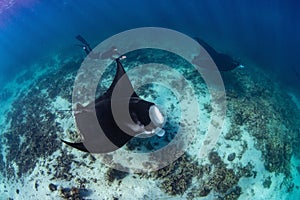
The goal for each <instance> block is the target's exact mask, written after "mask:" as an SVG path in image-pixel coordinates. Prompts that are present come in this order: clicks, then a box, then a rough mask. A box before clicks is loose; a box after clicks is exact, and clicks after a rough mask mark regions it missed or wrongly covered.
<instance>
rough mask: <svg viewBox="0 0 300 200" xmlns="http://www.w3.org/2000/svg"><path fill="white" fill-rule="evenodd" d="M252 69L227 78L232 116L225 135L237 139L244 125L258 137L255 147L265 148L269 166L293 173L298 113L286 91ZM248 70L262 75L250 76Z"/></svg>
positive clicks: (278, 170) (286, 173) (264, 152)
mask: <svg viewBox="0 0 300 200" xmlns="http://www.w3.org/2000/svg"><path fill="white" fill-rule="evenodd" d="M248 70H249V69H248ZM252 70H253V71H250V70H249V71H247V70H246V69H245V70H244V69H243V71H241V70H239V71H234V72H233V73H232V74H231V75H230V77H227V78H225V80H226V81H228V85H229V86H227V87H228V88H230V91H231V92H230V93H229V94H228V95H227V100H228V105H229V112H230V113H232V114H231V116H232V120H233V123H232V127H231V130H230V131H229V132H228V133H227V134H226V135H225V139H229V140H238V139H239V138H240V131H239V129H240V127H242V126H244V127H245V129H246V130H247V131H248V132H249V133H250V134H252V136H254V137H255V138H256V147H257V148H258V149H259V150H261V151H262V156H263V158H264V161H265V167H266V169H267V170H269V171H270V172H276V173H284V174H285V175H286V176H290V166H289V163H290V160H291V156H292V152H296V151H297V148H296V145H299V140H297V139H296V137H297V135H298V134H299V129H298V127H299V126H300V122H299V120H297V119H299V113H297V112H296V111H295V109H294V108H295V105H294V104H293V103H292V101H291V100H290V97H289V96H288V95H287V94H286V93H284V92H282V91H281V90H280V88H279V87H277V86H276V87H275V84H274V83H273V82H272V81H271V80H270V79H268V78H267V77H264V76H263V74H262V73H260V72H259V71H255V69H252ZM248 73H253V74H254V73H260V75H261V76H256V77H253V76H251V77H249V76H248V75H247V74H248ZM225 77H226V76H225ZM226 81H225V84H226ZM229 81H232V82H229ZM232 93H238V95H232Z"/></svg>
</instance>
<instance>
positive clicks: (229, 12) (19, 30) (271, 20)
mask: <svg viewBox="0 0 300 200" xmlns="http://www.w3.org/2000/svg"><path fill="white" fill-rule="evenodd" d="M299 7H300V3H299V2H298V1H296V0H288V1H282V0H273V1H259V0H253V1H241V0H230V1H222V0H124V1H120V0H88V1H84V0H49V1H47V0H0V87H3V86H4V85H5V84H6V83H8V82H10V81H12V80H13V79H14V78H15V77H16V76H17V75H18V74H19V73H21V72H22V71H24V70H26V69H29V68H30V66H32V65H33V64H36V63H39V66H40V65H41V63H42V61H45V63H47V61H48V60H51V59H50V58H51V57H53V55H55V54H65V55H72V54H74V55H75V54H78V52H80V53H81V49H80V48H78V47H77V46H75V44H78V41H76V39H75V36H76V35H78V34H81V35H83V36H84V37H85V38H86V39H87V40H88V41H89V43H90V44H91V46H92V47H94V46H96V45H97V44H98V43H100V42H101V41H104V40H105V39H107V38H108V37H110V36H112V35H114V34H117V33H119V32H122V31H125V30H128V29H133V28H138V27H150V26H151V27H163V28H169V29H173V30H176V31H179V32H182V33H184V34H186V35H189V36H191V37H200V38H201V39H203V40H205V41H206V42H207V43H209V44H210V45H211V46H213V47H214V48H215V49H216V50H217V51H219V52H222V53H226V54H228V55H230V56H231V57H233V58H235V59H238V60H240V61H241V63H242V64H243V65H245V66H246V67H249V68H251V67H256V68H259V69H261V70H262V71H263V72H264V73H265V74H267V76H268V77H269V78H270V80H271V82H272V83H279V84H280V85H281V87H282V89H283V90H287V91H292V92H293V93H294V95H295V96H296V97H300V87H299V85H300V66H299V63H298V60H299V53H300V37H299V35H300V26H299V20H300V12H299ZM82 53H83V52H82ZM82 55H84V53H83V54H82ZM79 64H80V63H79ZM77 65H78V63H76V64H75V65H73V66H75V67H74V68H76V67H78V66H77ZM31 70H32V71H31V72H33V73H34V69H31ZM66 74H68V73H66ZM28 77H31V76H28ZM60 78H62V77H60ZM49 80H51V79H49ZM225 80H226V77H225ZM227 80H228V79H227ZM229 80H230V78H229ZM45 82H46V83H47V81H45ZM237 82H238V81H237ZM46 83H44V84H43V86H45V85H47V84H46ZM57 84H59V82H58V83H57ZM41 85H42V84H41ZM59 86H60V85H59ZM62 88H63V87H62ZM68 89H69V90H70V91H67V89H66V90H65V91H66V93H67V92H69V93H70V94H71V89H70V88H68ZM0 91H1V90H0ZM241 91H242V90H241ZM245 92H246V93H247V91H245ZM33 94H34V93H33ZM60 95H61V96H62V95H65V96H67V95H68V94H61V93H60ZM243 95H245V94H243ZM247 95H248V94H246V96H247ZM7 96H9V95H7ZM53 96H55V93H53ZM53 96H52V97H53ZM249 96H250V97H249ZM42 97H43V96H42ZM69 97H70V96H69ZM247 97H249V98H251V94H249V95H248V96H247ZM39 98H40V99H42V98H41V97H39ZM0 99H1V101H5V95H3V96H2V97H1V98H0ZM282 104H283V103H282ZM280 105H281V104H280ZM34 109H35V107H34ZM283 110H284V109H283ZM42 111H43V112H46V111H45V110H42ZM42 111H41V112H42ZM284 116H288V114H287V113H284ZM16 121H18V120H16ZM288 121H289V120H288ZM289 128H290V127H287V129H289ZM294 129H296V128H295V127H293V130H294ZM53 131H54V133H55V131H58V130H53ZM58 132H59V131H58ZM298 133H299V130H298ZM0 135H1V134H0ZM53 135H54V134H52V135H51V136H49V138H50V139H51V137H52V136H53ZM53 137H54V136H53ZM49 138H48V139H49ZM54 138H56V137H54ZM10 139H11V140H13V137H11V138H10ZM21 139H22V138H21ZM21 139H20V140H21ZM50 139H49V140H50ZM56 139H57V138H56ZM38 140H39V138H37V139H36V140H34V141H38ZM0 142H1V140H0ZM56 142H57V143H55V145H57V146H59V145H61V144H60V143H58V140H57V141H56ZM17 143H18V142H16V144H15V146H18V145H17ZM299 143H300V142H299ZM297 144H298V143H296V145H297ZM57 146H56V147H57ZM0 150H1V148H0ZM1 151H2V150H1ZM28 151H29V150H28ZM45 151H46V150H45ZM53 151H54V150H53ZM51 153H52V151H51ZM0 156H1V157H2V154H1V153H0ZM39 156H40V155H39ZM1 157H0V159H1ZM1 160H2V159H1ZM297 162H298V161H297ZM0 164H1V163H0ZM0 166H1V165H0ZM3 166H4V165H3V164H2V167H3ZM297 167H298V168H297V169H298V172H297V171H295V170H294V171H293V173H292V174H293V176H294V177H295V176H297V177H299V173H300V167H299V164H298V165H297ZM295 174H296V175H295ZM297 187H298V188H297V191H298V193H297V194H296V195H299V184H298V185H297ZM295 188H296V186H295V187H294V189H295ZM295 190H296V189H295ZM0 199H1V194H0Z"/></svg>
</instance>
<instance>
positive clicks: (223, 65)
mask: <svg viewBox="0 0 300 200" xmlns="http://www.w3.org/2000/svg"><path fill="white" fill-rule="evenodd" d="M194 39H195V40H196V41H197V42H198V43H199V44H200V45H201V46H202V47H203V48H204V49H205V50H206V51H207V53H208V54H209V55H210V56H211V57H212V59H213V61H214V62H215V64H216V65H217V67H218V69H219V70H220V71H229V70H233V69H235V68H236V67H238V66H240V63H239V62H237V61H235V60H233V58H231V57H230V56H228V55H226V54H223V53H218V52H217V51H216V50H214V48H212V47H211V46H210V45H209V44H207V43H206V42H204V41H203V40H202V39H200V38H198V37H194Z"/></svg>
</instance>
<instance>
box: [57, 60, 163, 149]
mask: <svg viewBox="0 0 300 200" xmlns="http://www.w3.org/2000/svg"><path fill="white" fill-rule="evenodd" d="M116 62H117V72H116V75H115V77H114V80H113V82H112V84H111V86H110V87H109V89H108V90H107V91H106V92H105V93H104V94H103V95H102V96H100V97H98V98H97V99H96V100H95V102H94V103H90V104H88V105H87V106H81V105H77V112H76V113H75V118H76V119H77V120H78V119H79V120H80V121H81V123H80V124H78V123H77V128H78V129H79V131H82V130H84V131H86V132H87V131H89V130H91V127H90V125H89V119H91V118H90V117H91V116H92V112H91V111H92V109H93V106H95V112H96V116H97V120H98V123H99V125H100V126H101V128H102V130H103V132H104V134H105V135H103V134H101V133H100V134H99V137H101V138H100V141H101V142H100V143H102V144H95V145H102V146H103V148H102V147H100V150H97V151H96V152H91V153H107V152H111V151H114V150H117V149H118V148H120V147H122V146H123V145H125V144H126V143H127V142H128V141H129V140H130V139H131V138H133V137H134V136H136V135H139V134H153V135H154V134H157V135H158V136H163V135H164V130H163V129H162V127H163V124H164V117H163V115H162V113H161V112H160V110H159V108H158V107H157V106H156V105H155V104H154V103H152V102H148V101H145V100H143V99H141V98H140V97H139V96H138V95H137V94H136V93H135V91H134V89H133V87H132V85H131V82H130V80H129V78H128V76H127V74H126V72H125V70H124V68H123V66H122V64H121V62H120V58H117V59H116ZM120 80H121V84H118V86H117V83H118V81H120ZM116 86H117V87H120V88H118V91H125V92H124V94H123V93H122V92H121V94H118V99H114V97H113V91H114V89H115V87H116ZM130 95H131V96H130ZM112 101H114V102H115V103H116V104H117V105H119V107H118V108H119V109H118V115H119V116H122V113H123V114H124V113H126V112H127V113H128V103H129V114H130V118H131V119H130V120H129V121H128V119H126V118H122V117H118V119H117V120H118V124H119V125H120V124H121V125H122V127H125V129H126V132H125V131H124V129H121V128H120V127H119V126H118V124H117V122H116V119H115V118H114V116H113V110H112V106H111V104H112ZM91 126H92V125H91ZM91 131H93V130H91ZM87 134H88V133H87ZM97 139H99V138H97ZM107 139H109V140H107ZM62 141H63V142H64V143H66V144H68V145H70V146H72V147H74V148H76V149H79V150H81V151H84V152H90V151H91V147H90V148H86V147H85V145H84V144H83V143H82V142H80V143H70V142H67V141H64V140H62ZM102 141H103V142H102ZM105 141H109V142H105ZM91 142H92V141H91ZM85 144H86V143H85Z"/></svg>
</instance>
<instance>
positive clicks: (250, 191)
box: [239, 131, 286, 200]
mask: <svg viewBox="0 0 300 200" xmlns="http://www.w3.org/2000/svg"><path fill="white" fill-rule="evenodd" d="M242 135H243V136H242V139H243V140H245V141H247V145H248V148H247V150H246V151H245V153H244V154H243V157H242V159H241V163H242V164H243V165H246V164H247V163H248V162H250V163H251V164H253V165H254V169H253V171H256V172H257V173H256V176H255V178H254V177H250V178H247V177H245V178H244V177H243V178H241V179H240V181H239V186H241V188H242V191H243V193H242V194H241V196H240V199H258V200H265V199H285V198H284V196H285V191H286V188H285V187H282V188H280V183H281V182H282V181H283V179H284V175H283V174H278V175H275V173H270V172H269V171H267V170H266V169H265V167H264V162H263V160H262V157H261V151H259V150H257V149H256V148H255V147H254V143H255V141H254V138H253V137H252V136H251V135H250V134H249V133H248V132H246V131H243V134H242ZM268 177H270V178H271V182H272V184H271V185H270V188H265V187H264V186H263V182H264V181H265V180H266V178H268Z"/></svg>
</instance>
